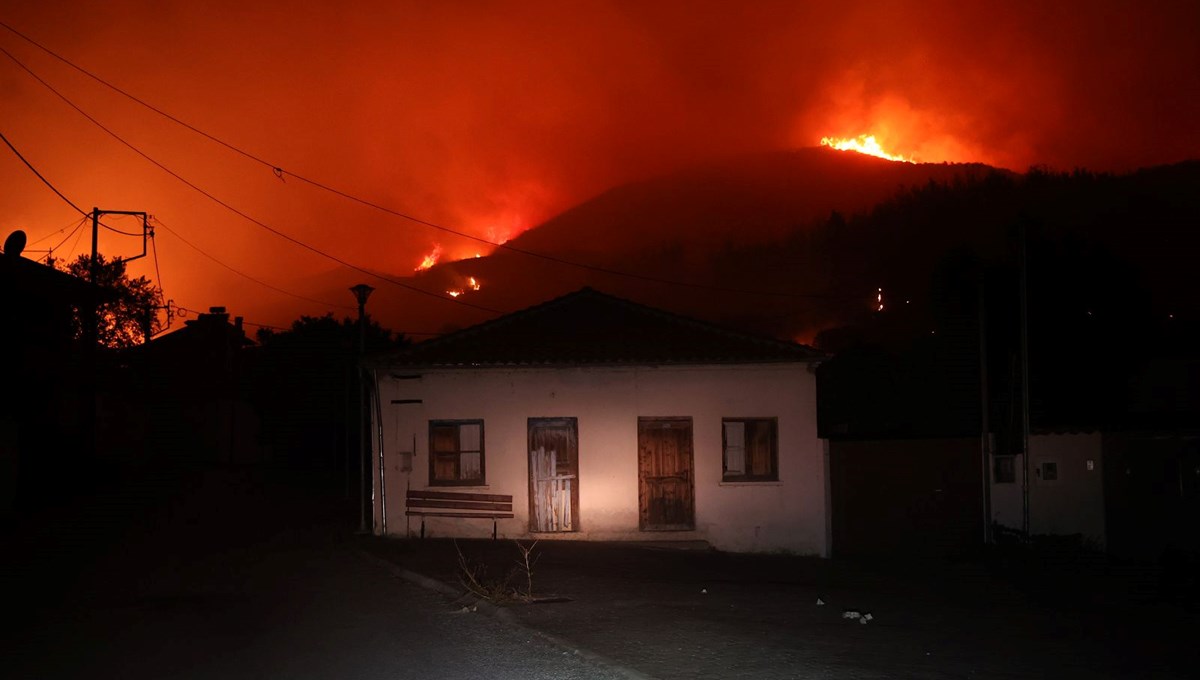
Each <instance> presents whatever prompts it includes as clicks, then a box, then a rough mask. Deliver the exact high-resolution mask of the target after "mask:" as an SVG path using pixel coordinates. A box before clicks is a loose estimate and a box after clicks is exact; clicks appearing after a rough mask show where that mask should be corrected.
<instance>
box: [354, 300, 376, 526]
mask: <svg viewBox="0 0 1200 680" xmlns="http://www.w3.org/2000/svg"><path fill="white" fill-rule="evenodd" d="M374 290H375V289H374V288H372V287H370V286H368V285H367V284H365V283H360V284H358V285H357V286H352V287H351V288H350V292H351V293H354V299H355V300H356V301H357V302H358V362H357V363H358V427H359V431H360V432H359V438H358V451H359V482H360V483H359V485H358V492H359V498H358V501H359V502H358V509H359V519H358V531H359V533H365V532H366V531H367V502H368V498H369V495H368V494H367V485H368V484H370V478H369V477H367V471H368V470H370V467H371V459H370V456H369V455H368V453H367V442H368V438H367V435H368V427H367V423H366V416H367V390H366V385H365V384H364V381H363V369H362V360H363V354H365V353H366V345H367V319H366V312H365V308H366V306H367V298H369V297H371V293H372V292H374Z"/></svg>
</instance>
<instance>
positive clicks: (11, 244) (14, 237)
mask: <svg viewBox="0 0 1200 680" xmlns="http://www.w3.org/2000/svg"><path fill="white" fill-rule="evenodd" d="M23 250H25V232H23V231H21V230H20V229H18V230H16V231H14V232H13V233H11V234H9V235H8V238H6V239H4V254H5V255H7V256H9V257H20V256H21V251H23Z"/></svg>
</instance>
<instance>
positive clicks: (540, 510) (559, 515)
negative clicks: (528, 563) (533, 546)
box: [529, 418, 579, 532]
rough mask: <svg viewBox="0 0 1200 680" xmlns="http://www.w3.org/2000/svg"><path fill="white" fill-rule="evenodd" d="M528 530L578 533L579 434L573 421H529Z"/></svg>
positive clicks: (564, 419) (547, 419)
mask: <svg viewBox="0 0 1200 680" xmlns="http://www.w3.org/2000/svg"><path fill="white" fill-rule="evenodd" d="M529 530H530V531H541V532H555V531H578V530H579V434H578V429H577V426H576V421H575V419H574V418H530V419H529Z"/></svg>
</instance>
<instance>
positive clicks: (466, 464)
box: [458, 453, 483, 479]
mask: <svg viewBox="0 0 1200 680" xmlns="http://www.w3.org/2000/svg"><path fill="white" fill-rule="evenodd" d="M458 460H459V464H458V478H459V479H479V478H480V477H482V476H483V475H482V474H480V471H479V454H478V453H462V454H459V457H458Z"/></svg>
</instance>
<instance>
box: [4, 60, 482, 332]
mask: <svg viewBox="0 0 1200 680" xmlns="http://www.w3.org/2000/svg"><path fill="white" fill-rule="evenodd" d="M0 53H3V54H4V55H5V56H7V57H8V58H9V59H11V60H12V61H13V62H14V63H15V64H17V66H19V67H21V69H22V70H24V71H25V72H26V73H28V74H29V75H30V76H31V77H33V78H34V79H35V80H37V81H38V82H39V83H41V84H42V86H43V87H45V88H46V89H48V90H50V91H51V92H52V93H54V95H55V96H57V97H58V98H59V99H61V100H63V101H64V102H65V103H66V104H67V105H68V106H70V107H71V108H73V109H75V111H76V112H78V113H79V115H81V116H83V117H84V118H86V119H88V120H89V121H90V122H91V123H92V124H93V125H95V126H96V127H98V128H100V129H101V130H103V131H104V132H105V133H106V134H108V135H109V136H110V137H112V138H113V139H115V140H117V141H118V142H120V143H121V144H123V145H124V146H125V147H127V148H128V149H129V150H131V151H133V152H134V153H136V154H137V155H139V156H141V157H142V158H144V159H146V160H147V161H149V162H150V163H152V164H153V165H155V166H156V167H157V168H159V169H160V170H162V171H163V172H165V173H167V174H168V175H170V176H172V177H174V178H175V179H177V180H179V181H180V182H182V183H183V184H185V185H186V186H188V187H189V188H190V189H192V190H193V191H196V192H197V193H199V194H200V195H202V196H204V197H205V198H207V199H209V200H210V201H213V202H214V203H216V204H217V205H219V206H221V207H223V208H225V209H226V210H228V211H230V212H232V213H233V214H235V215H237V216H239V217H241V218H243V219H245V220H246V221H248V222H250V223H251V224H254V225H256V226H258V227H261V228H262V229H265V230H267V231H269V232H271V233H272V234H275V235H276V236H279V237H280V238H283V239H285V240H287V241H290V242H292V243H294V244H296V245H298V246H300V247H302V248H304V249H306V250H309V251H311V252H313V253H316V254H317V255H320V256H321V257H324V258H326V259H329V260H332V261H334V262H337V263H338V264H340V265H342V266H343V267H347V268H349V269H353V270H355V271H357V272H360V273H362V274H366V275H367V276H371V277H374V278H376V279H379V280H381V281H386V282H387V283H391V284H393V285H395V286H399V287H400V288H404V289H406V290H410V291H412V292H414V293H419V294H421V295H427V296H429V297H432V298H435V299H438V300H442V301H444V302H450V303H453V304H456V305H460V306H463V307H470V308H472V309H477V310H480V311H484V312H489V313H492V314H500V313H501V312H500V310H497V309H492V308H490V307H484V306H483V305H476V304H473V303H470V302H466V301H465V300H456V299H455V298H452V297H445V296H442V295H439V294H437V293H434V292H431V291H428V290H425V289H423V288H418V287H416V286H412V285H409V284H407V283H404V282H402V281H398V280H396V279H393V278H391V277H389V276H384V275H383V274H379V273H376V272H373V271H371V270H369V269H366V268H364V267H360V266H358V265H356V264H353V263H351V262H349V261H347V260H344V259H342V258H340V257H338V256H336V255H333V254H331V253H327V252H325V251H323V250H321V249H320V248H317V247H316V246H313V245H310V244H308V243H305V242H304V241H301V240H300V239H298V238H296V237H294V236H291V235H289V234H286V233H284V232H282V231H280V230H278V229H276V228H274V227H272V226H270V225H269V224H267V223H266V222H263V221H262V220H259V219H257V218H255V217H252V216H251V215H249V214H247V213H245V212H242V211H241V210H239V209H238V208H235V207H234V206H232V205H230V204H229V203H226V202H225V201H223V200H221V199H220V198H217V197H216V196H214V195H213V194H211V193H209V192H208V191H206V190H204V189H203V188H201V187H200V186H198V185H196V184H194V183H193V182H191V181H190V180H188V179H187V178H185V177H184V176H182V175H180V174H179V173H177V172H175V171H174V170H172V169H170V168H168V167H167V166H166V165H163V164H162V163H160V162H159V161H157V160H155V159H154V158H152V157H151V156H150V155H148V154H147V153H145V152H144V151H142V150H141V149H139V148H138V147H136V146H134V145H133V144H132V143H130V142H128V141H126V140H125V139H124V138H123V137H121V136H120V135H118V134H117V133H115V132H113V131H112V130H111V129H109V128H108V127H106V126H105V125H104V124H103V123H101V122H100V121H98V120H96V119H95V118H93V117H92V116H91V115H90V114H88V113H87V112H86V111H84V110H83V109H82V108H80V107H79V106H78V105H77V104H75V102H73V101H71V99H69V98H68V97H67V96H66V95H64V94H62V93H61V92H59V91H58V90H56V89H55V88H54V86H52V85H51V84H50V83H48V82H46V81H45V80H43V79H42V78H41V77H40V76H38V75H37V74H36V73H34V72H33V71H32V70H30V68H29V67H28V66H26V65H25V64H24V63H22V62H21V61H20V60H19V59H17V58H16V57H15V56H13V54H12V53H11V52H9V51H8V50H6V49H4V48H3V47H0ZM64 199H65V197H64ZM77 209H78V208H77Z"/></svg>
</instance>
